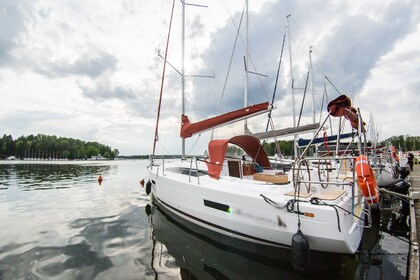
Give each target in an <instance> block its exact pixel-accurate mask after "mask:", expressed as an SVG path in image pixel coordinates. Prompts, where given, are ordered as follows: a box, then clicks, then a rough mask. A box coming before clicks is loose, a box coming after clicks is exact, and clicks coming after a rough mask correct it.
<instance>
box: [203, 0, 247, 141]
mask: <svg viewBox="0 0 420 280" xmlns="http://www.w3.org/2000/svg"><path fill="white" fill-rule="evenodd" d="M223 4H225V7H226V3H225V2H224V1H223ZM226 10H228V8H227V7H226ZM244 12H245V5H244V7H243V8H242V14H241V19H240V21H239V26H241V25H242V19H243V17H244ZM228 13H229V16H230V18H231V20H232V22H233V23H234V24H235V22H234V21H233V19H232V16H231V15H230V12H229V10H228ZM235 26H236V25H235ZM238 37H239V28H237V32H236V37H235V43H234V44H233V49H232V54H231V56H230V61H229V67H228V71H227V73H226V79H225V82H224V84H223V89H222V94H221V96H220V100H219V105H218V106H217V113H216V115H219V113H220V107H221V106H222V100H223V97H224V95H225V90H226V85H227V81H228V78H229V74H230V69H231V67H232V62H233V56H234V54H235V49H236V44H237V42H238ZM213 135H214V129H213V130H212V131H211V136H210V139H213Z"/></svg>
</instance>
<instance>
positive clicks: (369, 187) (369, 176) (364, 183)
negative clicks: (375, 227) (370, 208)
mask: <svg viewBox="0 0 420 280" xmlns="http://www.w3.org/2000/svg"><path fill="white" fill-rule="evenodd" d="M356 173H357V177H358V182H359V188H360V190H361V191H362V193H363V196H364V197H365V200H366V202H367V203H369V204H372V203H373V204H374V203H378V202H379V193H378V190H377V185H376V180H375V175H374V173H373V170H372V167H370V164H369V161H368V158H367V157H366V156H363V155H362V156H358V157H357V158H356Z"/></svg>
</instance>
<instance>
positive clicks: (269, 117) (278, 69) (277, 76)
mask: <svg viewBox="0 0 420 280" xmlns="http://www.w3.org/2000/svg"><path fill="white" fill-rule="evenodd" d="M285 41H286V32H284V35H283V43H282V45H281V52H280V59H279V66H278V67H277V75H276V82H275V84H274V91H273V98H272V99H271V104H273V103H274V99H275V98H276V92H277V83H278V80H279V73H280V66H281V61H282V58H283V50H284V42H285ZM272 111H273V109H272V108H271V109H270V112H268V120H267V126H266V127H265V132H267V131H268V125H269V123H270V119H271V112H272Z"/></svg>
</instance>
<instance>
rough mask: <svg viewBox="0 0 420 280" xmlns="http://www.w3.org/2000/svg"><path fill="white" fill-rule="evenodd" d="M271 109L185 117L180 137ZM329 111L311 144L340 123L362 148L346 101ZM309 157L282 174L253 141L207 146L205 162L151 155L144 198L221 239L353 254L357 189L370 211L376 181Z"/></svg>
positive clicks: (358, 220)
mask: <svg viewBox="0 0 420 280" xmlns="http://www.w3.org/2000/svg"><path fill="white" fill-rule="evenodd" d="M182 3H183V5H184V4H185V3H184V2H182ZM270 106H271V105H270V104H268V103H261V104H257V105H255V106H248V107H246V108H243V109H240V110H236V111H233V112H231V113H227V114H224V115H221V116H217V117H214V118H211V119H208V120H204V121H200V122H197V123H190V121H189V119H188V118H187V117H186V115H185V113H184V112H183V114H182V125H181V132H180V136H181V138H183V139H185V138H188V137H190V136H191V135H193V134H194V133H198V132H202V131H205V130H208V129H211V128H214V127H218V126H220V125H223V124H226V123H230V122H233V121H239V120H242V119H244V118H248V117H251V116H254V115H256V114H260V113H264V112H267V111H268V110H270V109H271V108H270ZM328 111H329V114H328V116H327V117H326V118H325V120H324V122H323V123H322V124H321V125H320V126H319V127H318V129H317V131H316V133H314V138H315V137H316V135H317V134H318V133H319V131H320V130H321V128H322V127H323V125H324V124H325V122H326V121H327V120H328V119H329V118H330V117H331V116H344V117H345V118H347V119H349V120H350V121H351V123H352V126H353V128H354V129H355V130H357V131H358V133H359V134H358V135H359V140H360V141H361V135H362V133H363V131H364V129H363V122H362V121H361V120H360V118H359V114H358V112H357V110H355V109H354V108H353V107H351V102H350V99H348V98H347V97H346V96H340V97H339V98H337V99H336V100H334V101H332V102H330V104H329V106H328ZM156 138H157V137H155V140H156ZM228 145H235V146H237V147H239V148H241V149H242V151H243V152H244V153H245V155H246V156H244V157H239V158H232V157H227V156H226V150H227V147H228ZM310 145H311V143H309V144H308V147H309V146H310ZM307 150H308V148H307V149H305V151H303V153H302V154H301V155H300V156H299V157H297V158H296V159H295V161H294V164H293V167H292V170H291V172H289V173H288V174H283V173H282V172H280V171H278V170H275V169H273V168H272V166H271V163H270V161H269V159H268V157H267V154H266V153H265V151H264V149H263V147H262V145H261V143H260V141H259V139H258V138H256V137H254V136H251V135H238V136H234V137H232V138H229V139H216V140H211V141H210V142H209V145H208V157H203V158H195V157H190V158H187V157H185V156H183V158H182V159H179V160H172V161H170V160H167V159H159V160H158V157H156V156H155V155H154V154H153V155H152V156H151V164H150V166H149V167H148V174H147V178H146V181H147V184H146V192H147V193H148V194H149V193H150V194H151V197H152V199H153V201H154V202H155V203H157V204H158V205H159V206H160V207H161V208H162V210H163V211H167V212H168V213H171V214H174V215H177V216H178V217H181V218H183V219H185V220H187V221H189V222H192V223H194V224H196V225H199V226H201V227H204V228H207V229H210V230H211V231H213V232H215V233H217V234H221V236H223V235H227V236H230V237H234V238H238V239H241V240H243V241H246V242H251V243H257V244H263V245H267V246H272V247H285V246H286V247H290V246H293V248H295V247H296V246H295V245H296V242H298V244H297V246H298V247H299V246H301V245H304V244H303V243H299V242H300V241H297V238H296V236H297V237H299V238H300V240H303V241H304V242H307V243H306V244H307V245H308V246H309V249H310V250H318V251H325V252H336V253H345V254H353V253H355V252H356V251H357V249H358V247H359V244H360V241H361V237H362V233H363V229H364V226H365V218H366V217H365V216H366V215H365V214H366V213H365V211H364V205H365V204H363V203H362V202H360V201H359V198H360V197H359V196H358V190H357V185H360V186H361V187H362V191H363V193H364V196H365V200H366V201H368V202H370V203H376V202H377V198H378V194H377V192H376V185H375V181H374V180H372V178H371V177H370V176H369V172H364V170H365V169H366V170H367V171H369V170H368V168H367V166H366V162H365V160H364V158H361V157H358V158H355V157H352V156H348V155H346V156H343V157H334V158H310V159H306V158H305V155H306V152H307ZM360 151H362V148H361V147H360ZM329 162H330V163H331V162H334V164H333V165H331V164H329ZM355 166H356V167H357V168H356V169H357V170H359V173H356V171H355V168H353V167H355ZM366 182H367V183H366ZM296 233H298V235H297V234H296ZM302 233H303V234H302ZM299 238H298V239H299ZM305 240H306V241H305ZM301 247H302V248H304V246H301ZM293 250H294V249H293Z"/></svg>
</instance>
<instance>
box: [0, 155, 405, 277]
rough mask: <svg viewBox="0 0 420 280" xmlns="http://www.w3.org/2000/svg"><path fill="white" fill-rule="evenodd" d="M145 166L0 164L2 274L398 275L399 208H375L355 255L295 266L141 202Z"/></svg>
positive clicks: (280, 253)
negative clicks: (303, 268)
mask: <svg viewBox="0 0 420 280" xmlns="http://www.w3.org/2000/svg"><path fill="white" fill-rule="evenodd" d="M147 164H148V162H147V161H121V162H109V163H77V164H65V163H59V164H56V163H54V164H47V163H43V164H34V163H31V164H27V163H20V164H15V163H13V164H1V163H0V213H1V215H0V224H1V225H2V227H1V228H0V279H51V278H52V279H283V278H284V279H380V278H381V277H383V278H388V279H405V275H406V272H405V271H406V263H407V252H408V244H407V242H404V240H406V233H407V232H406V231H405V232H404V231H399V232H398V231H397V232H398V233H396V231H393V230H391V229H395V228H396V223H398V221H400V220H403V216H401V215H394V216H393V215H391V214H389V213H386V212H383V213H382V214H381V215H382V216H383V217H382V220H381V222H379V221H380V216H379V215H378V216H377V221H378V222H377V225H378V226H377V227H376V228H371V229H369V230H367V231H366V232H365V236H364V238H363V242H364V243H363V246H362V247H361V250H360V254H359V255H356V256H346V255H337V254H322V253H312V254H311V269H310V271H309V272H307V273H296V272H295V271H294V270H293V268H292V265H291V261H290V251H289V250H274V251H273V250H269V249H267V248H265V247H262V246H255V245H250V244H245V245H244V243H240V242H239V243H236V242H235V240H233V239H229V238H220V236H218V235H214V234H212V232H208V231H206V230H203V229H201V228H198V227H196V226H194V225H191V224H189V223H187V222H185V221H179V220H177V219H174V218H173V217H170V216H167V215H165V214H163V213H162V212H161V211H160V210H159V209H158V208H157V207H156V206H153V205H150V204H148V203H149V202H150V200H149V197H148V196H147V195H146V194H145V192H144V189H143V188H141V187H140V185H139V180H140V179H142V178H144V175H143V174H142V172H143V170H146V166H147ZM99 174H101V175H102V176H103V183H102V185H101V186H100V187H99V186H98V181H97V179H98V176H99ZM35 190H43V191H35ZM403 226H404V225H403V224H401V225H400V227H403ZM401 229H403V228H401ZM397 237H398V238H400V239H403V240H400V239H397ZM367 240H370V243H369V242H367Z"/></svg>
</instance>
